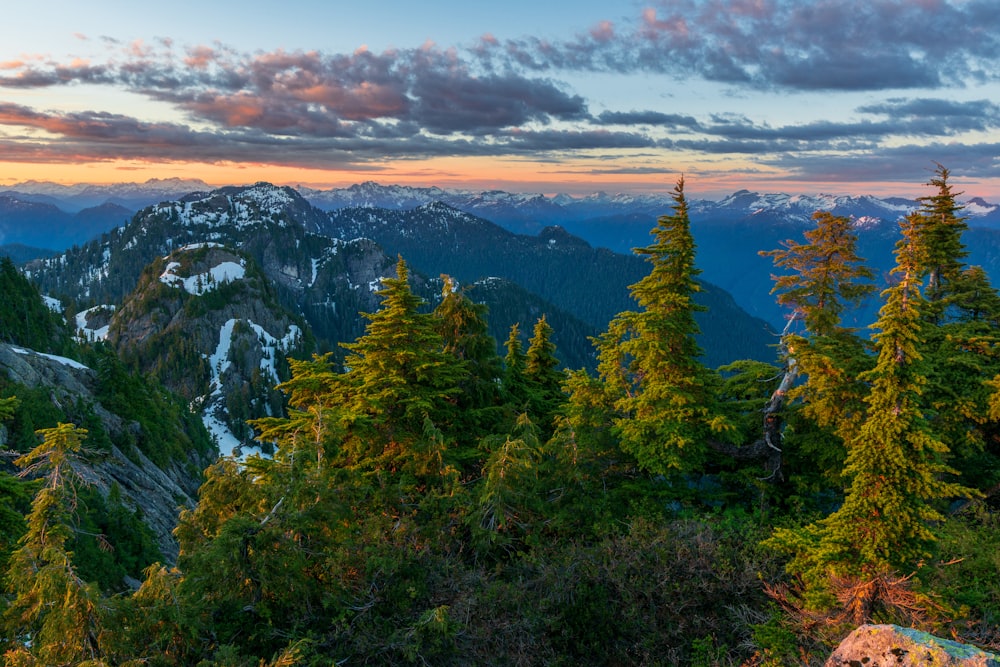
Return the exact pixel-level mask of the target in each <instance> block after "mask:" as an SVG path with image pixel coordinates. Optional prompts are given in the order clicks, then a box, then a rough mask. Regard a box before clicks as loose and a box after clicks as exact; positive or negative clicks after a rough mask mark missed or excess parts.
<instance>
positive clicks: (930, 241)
mask: <svg viewBox="0 0 1000 667" xmlns="http://www.w3.org/2000/svg"><path fill="white" fill-rule="evenodd" d="M949 176H950V172H949V171H948V169H946V168H945V167H943V166H942V165H940V164H939V165H937V170H936V171H935V173H934V176H933V177H932V178H931V180H930V181H929V182H928V183H927V185H930V186H932V187H934V188H936V189H937V191H936V192H935V193H934V194H932V195H927V196H925V197H919V198H918V201H919V202H920V211H919V213H920V215H919V216H918V217H916V218H914V224H915V238H914V241H915V242H916V244H917V247H916V252H917V253H918V255H917V262H918V267H919V270H920V274H921V276H922V277H923V276H926V279H927V288H926V298H927V300H928V302H929V305H928V308H927V312H926V313H925V317H927V319H929V320H930V321H933V322H940V321H941V320H942V318H943V317H946V316H947V314H948V309H949V307H950V306H951V305H952V302H953V301H954V300H955V298H956V297H957V295H958V294H959V293H960V292H962V291H963V289H962V272H963V269H964V268H965V258H966V257H967V256H968V254H969V253H968V252H967V251H966V250H965V244H963V243H962V234H963V233H964V232H965V231H966V230H967V229H968V228H969V227H968V225H967V224H966V223H965V218H963V217H961V216H960V215H959V213H960V212H961V211H962V209H963V208H964V207H963V206H961V205H959V204H958V202H957V201H956V199H955V198H956V197H957V196H958V195H959V194H961V193H956V192H953V191H952V188H951V184H950V183H949V182H948V177H949Z"/></svg>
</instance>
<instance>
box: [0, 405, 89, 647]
mask: <svg viewBox="0 0 1000 667" xmlns="http://www.w3.org/2000/svg"><path fill="white" fill-rule="evenodd" d="M37 433H38V435H39V436H41V437H42V442H41V444H39V445H38V446H37V447H35V448H34V449H32V450H31V451H30V452H28V453H27V454H25V455H23V456H21V457H20V458H18V459H17V460H16V461H15V463H16V464H17V465H18V466H19V467H20V468H21V469H22V475H25V476H27V475H40V476H41V477H42V487H41V488H40V489H39V490H38V493H37V494H36V495H35V498H34V500H33V501H32V503H31V512H30V513H29V514H28V518H27V525H28V531H27V533H26V534H25V535H24V536H23V537H22V538H21V540H20V541H19V543H18V545H19V546H18V549H17V550H16V551H14V553H13V554H12V555H11V558H10V564H9V568H8V571H7V587H8V589H9V590H10V591H11V593H12V594H13V595H14V596H15V597H14V600H13V602H12V603H11V606H10V607H9V608H8V609H7V610H6V612H5V614H4V618H3V620H4V626H5V627H6V629H7V636H8V637H10V638H12V639H13V640H14V643H13V645H12V646H11V647H10V648H9V649H8V651H7V653H6V655H5V662H6V664H11V665H63V664H73V665H76V664H80V663H84V662H89V664H95V665H97V664H103V662H102V658H103V654H104V652H103V650H102V648H101V646H100V635H101V625H102V623H101V613H100V610H99V607H98V601H99V598H100V594H99V592H98V591H97V590H96V587H95V586H92V585H88V584H87V583H86V582H84V581H83V580H81V579H80V577H79V576H78V575H77V572H76V567H75V566H74V565H73V554H72V553H71V552H69V551H67V542H68V541H69V540H70V538H71V537H72V533H73V518H72V517H73V508H74V507H75V502H76V490H77V487H78V485H79V484H80V482H81V478H80V477H79V475H78V474H77V472H76V471H75V470H74V469H73V461H74V459H76V458H78V457H79V456H80V453H81V451H82V446H83V440H84V439H85V438H86V436H87V431H86V430H85V429H80V428H77V427H76V426H74V425H73V424H66V423H60V424H59V425H58V426H56V427H54V428H47V429H41V430H39V431H38V432H37Z"/></svg>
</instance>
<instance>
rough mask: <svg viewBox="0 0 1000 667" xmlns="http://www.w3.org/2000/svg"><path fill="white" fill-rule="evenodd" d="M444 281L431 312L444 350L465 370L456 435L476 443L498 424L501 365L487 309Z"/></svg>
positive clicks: (460, 384)
mask: <svg viewBox="0 0 1000 667" xmlns="http://www.w3.org/2000/svg"><path fill="white" fill-rule="evenodd" d="M443 278H444V288H443V290H442V294H441V303H439V304H438V306H437V307H436V308H435V309H434V318H435V320H436V322H437V328H438V332H439V333H440V334H441V337H442V339H443V341H444V351H445V352H447V353H448V354H451V355H452V356H454V357H455V359H456V360H457V361H459V362H460V363H461V364H462V365H463V366H464V368H465V370H466V371H467V374H466V375H465V377H464V379H463V380H462V381H461V382H460V383H459V394H458V398H457V401H458V403H457V407H458V412H459V416H458V419H459V420H460V421H461V422H462V425H461V426H460V427H459V429H458V432H459V433H460V434H461V435H462V436H463V437H464V438H465V439H467V440H475V439H478V438H479V437H481V436H483V435H485V434H486V433H489V432H491V431H492V430H493V426H495V425H496V423H497V421H498V418H499V412H500V387H499V384H498V382H499V380H500V379H501V378H502V376H503V364H502V361H501V359H500V356H499V355H498V354H497V343H496V340H495V339H494V338H493V337H492V336H491V335H490V334H489V327H488V324H487V322H486V311H487V308H486V306H485V305H483V304H477V303H473V302H472V300H471V299H469V297H468V296H466V295H465V294H464V293H463V292H462V291H461V290H459V289H458V288H457V287H456V285H455V281H454V280H453V279H452V278H450V277H448V276H443Z"/></svg>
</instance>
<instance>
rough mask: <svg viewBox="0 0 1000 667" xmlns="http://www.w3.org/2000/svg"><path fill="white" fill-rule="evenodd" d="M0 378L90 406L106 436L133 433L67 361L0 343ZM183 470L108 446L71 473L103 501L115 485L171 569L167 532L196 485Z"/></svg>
mask: <svg viewBox="0 0 1000 667" xmlns="http://www.w3.org/2000/svg"><path fill="white" fill-rule="evenodd" d="M0 374H3V375H4V376H6V377H7V378H8V379H10V380H11V381H12V382H16V383H18V384H23V385H25V386H27V387H44V388H46V389H48V390H49V392H50V400H52V402H53V403H54V404H55V405H59V404H60V403H73V402H76V401H78V400H82V401H84V402H85V403H88V404H91V405H92V406H93V409H94V412H95V414H96V415H97V416H98V417H99V418H100V420H101V422H102V423H103V425H104V428H105V429H107V430H108V431H109V432H112V433H113V432H118V431H121V430H123V429H135V428H138V424H135V423H128V422H125V421H124V420H122V419H121V418H120V417H118V416H117V415H115V414H112V413H111V412H108V411H107V410H106V409H104V407H103V406H102V405H101V404H100V403H98V402H97V401H96V400H95V399H94V384H95V382H96V376H97V374H96V373H95V371H93V370H91V369H89V368H87V367H85V366H83V365H81V364H78V363H76V362H74V361H72V360H70V359H65V358H62V357H56V356H53V355H46V354H39V353H37V352H34V351H32V350H28V349H25V348H21V347H17V346H12V345H6V344H2V343H0ZM5 444H6V434H5V433H3V432H0V447H3V446H4V445H5ZM191 457H192V460H191V462H190V463H191V465H190V466H188V467H189V468H190V469H194V470H201V469H202V468H204V467H205V466H206V465H207V464H208V462H207V461H205V460H198V459H197V458H196V455H195V453H194V452H192V453H191ZM184 468H185V466H183V465H180V464H179V462H174V463H172V464H170V465H169V466H168V467H167V469H161V468H159V467H157V466H156V464H154V463H153V462H152V461H150V460H149V459H148V458H147V457H146V456H144V455H143V454H142V452H140V451H134V452H133V453H132V454H131V458H130V457H128V456H126V455H125V454H124V453H123V452H122V451H121V450H119V449H118V448H117V447H114V446H113V447H111V450H110V451H109V452H107V455H106V456H102V457H100V459H99V460H97V461H95V462H93V463H92V464H90V465H88V466H86V467H83V468H81V469H78V470H77V472H78V473H80V476H81V477H83V478H84V479H85V480H87V482H88V483H90V484H93V485H94V486H96V487H97V488H98V490H100V491H101V492H102V493H103V494H105V495H106V494H107V493H108V491H109V489H110V487H111V485H112V484H113V483H114V484H117V485H118V487H119V488H120V490H121V494H122V499H123V500H124V501H125V502H126V504H127V505H129V506H130V507H132V508H133V509H135V508H138V509H139V510H141V512H142V517H143V520H144V521H145V522H146V524H147V525H149V527H150V528H151V529H152V530H153V533H154V535H155V537H156V540H157V544H158V546H159V548H160V552H161V553H162V554H163V557H164V559H165V560H166V561H167V562H170V563H172V562H174V561H175V560H176V559H177V552H178V548H177V542H176V540H174V537H173V535H172V532H171V531H173V528H174V526H176V525H177V515H178V513H179V511H180V510H181V509H182V508H193V507H194V505H195V501H194V498H195V497H196V494H197V488H198V486H199V484H200V481H201V477H200V475H192V473H191V471H190V470H185V469H184Z"/></svg>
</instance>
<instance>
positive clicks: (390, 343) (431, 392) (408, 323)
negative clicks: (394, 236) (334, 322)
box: [343, 258, 468, 469]
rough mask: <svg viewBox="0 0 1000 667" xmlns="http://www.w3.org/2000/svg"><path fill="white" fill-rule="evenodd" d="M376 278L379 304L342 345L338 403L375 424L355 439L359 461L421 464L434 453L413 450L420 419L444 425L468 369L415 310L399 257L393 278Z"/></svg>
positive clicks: (451, 420) (428, 318)
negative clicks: (370, 434) (360, 331)
mask: <svg viewBox="0 0 1000 667" xmlns="http://www.w3.org/2000/svg"><path fill="white" fill-rule="evenodd" d="M382 284H383V287H382V289H381V290H380V291H379V292H378V295H379V296H380V297H381V299H382V307H381V308H380V309H379V310H378V312H376V313H373V314H367V313H366V314H365V317H366V318H367V319H368V325H367V327H366V329H365V335H364V336H362V337H361V338H359V339H358V340H356V341H355V342H354V343H344V344H343V347H345V348H346V349H347V350H349V351H350V352H351V354H350V355H349V356H348V357H347V359H345V361H344V365H345V366H346V367H347V368H348V369H349V370H348V372H347V373H346V374H345V377H344V382H345V387H346V390H345V392H346V393H345V401H346V403H347V406H348V407H349V408H350V409H351V410H353V411H354V412H355V413H357V414H358V415H361V416H363V417H364V418H365V419H367V420H368V421H369V422H370V423H371V425H372V426H373V427H374V429H375V434H376V436H375V437H374V438H369V439H367V443H363V444H362V443H360V442H359V444H362V447H363V448H365V449H367V450H368V452H367V454H366V453H361V455H360V456H361V458H362V459H366V460H367V463H366V464H374V465H376V466H378V467H385V468H388V469H396V468H397V467H398V466H400V465H403V466H405V465H407V461H409V462H410V463H413V464H414V465H416V467H419V468H422V467H424V466H425V464H426V463H427V462H428V461H427V460H425V459H427V457H428V456H430V457H432V458H436V457H437V456H438V454H439V453H432V452H421V451H420V449H421V446H422V445H421V444H420V443H421V442H422V438H423V436H424V434H425V432H426V427H427V424H426V421H427V420H430V422H431V424H433V425H434V426H435V427H436V428H442V429H447V428H450V427H451V426H452V424H453V423H454V419H455V416H456V410H455V406H454V402H455V399H456V397H457V395H458V392H459V388H458V387H459V384H460V383H461V382H462V381H463V380H464V379H465V378H466V377H467V375H468V371H467V370H466V369H465V367H464V364H463V363H462V362H461V361H460V360H458V359H456V358H455V357H454V356H453V355H451V354H449V353H447V352H445V349H444V339H443V338H442V337H441V334H440V333H438V330H437V328H436V326H435V321H434V317H433V315H431V314H429V313H422V312H420V311H419V308H420V306H421V305H422V303H423V302H422V299H420V297H418V296H417V295H415V294H413V292H412V291H411V289H410V284H409V271H408V268H407V266H406V262H404V261H403V259H402V258H400V259H399V262H398V263H397V264H396V277H395V278H383V279H382ZM423 444H427V443H423ZM373 447H374V448H375V449H374V450H373V449H372V448H373ZM379 448H381V451H376V450H378V449H379ZM434 449H435V452H436V448H434ZM416 459H421V461H420V462H418V461H416Z"/></svg>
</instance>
